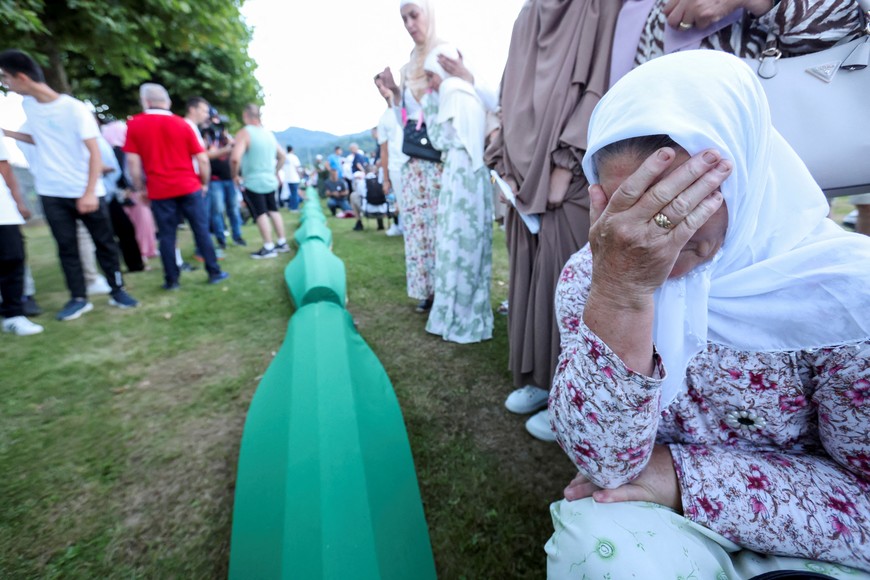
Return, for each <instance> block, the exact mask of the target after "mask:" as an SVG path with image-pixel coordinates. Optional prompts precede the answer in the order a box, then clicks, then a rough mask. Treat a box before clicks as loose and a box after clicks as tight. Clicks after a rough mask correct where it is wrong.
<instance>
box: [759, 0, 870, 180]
mask: <svg viewBox="0 0 870 580" xmlns="http://www.w3.org/2000/svg"><path fill="white" fill-rule="evenodd" d="M865 3H866V4H870V0H861V4H862V8H864V9H866V8H868V7H865V6H863V4H865ZM868 16H870V12H868ZM865 20H867V21H870V18H867V19H865ZM780 57H781V53H780V51H779V50H778V49H777V48H768V49H767V50H765V51H764V53H762V55H761V57H759V58H753V59H744V62H746V63H747V64H749V66H750V67H751V68H752V70H753V71H755V72H756V73H757V74H758V77H759V80H761V85H762V86H763V87H764V92H765V93H766V94H767V100H768V102H769V103H770V114H771V118H772V121H773V126H774V127H775V128H776V129H777V130H778V131H779V132H780V134H781V135H782V136H783V137H784V138H785V139H786V141H788V142H789V144H790V145H791V146H792V147H793V148H794V150H795V151H796V152H797V153H798V155H799V156H800V157H801V159H803V161H804V163H805V164H806V166H807V168H808V169H809V170H810V173H811V174H812V176H813V177H814V178H815V180H816V182H817V183H818V184H819V185H820V186H821V188H822V189H823V190H824V191H825V194H826V195H827V196H829V197H834V196H839V195H851V194H858V193H867V192H870V66H868V65H870V24H868V25H867V30H865V33H864V34H863V35H862V36H861V37H860V38H857V39H855V40H853V41H851V42H847V43H844V44H839V45H837V46H834V47H832V48H829V49H827V50H823V51H821V52H816V53H813V54H806V55H801V56H793V57H789V58H780Z"/></svg>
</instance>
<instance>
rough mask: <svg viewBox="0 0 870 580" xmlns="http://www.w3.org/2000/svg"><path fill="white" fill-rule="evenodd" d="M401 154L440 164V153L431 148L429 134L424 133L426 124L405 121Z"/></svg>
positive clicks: (403, 100)
mask: <svg viewBox="0 0 870 580" xmlns="http://www.w3.org/2000/svg"><path fill="white" fill-rule="evenodd" d="M402 116H405V92H404V90H403V91H402ZM418 125H419V128H418ZM402 153H404V154H405V155H407V156H408V157H414V158H416V159H423V160H425V161H434V162H436V163H440V162H441V152H440V151H438V150H437V149H435V148H434V147H433V146H432V141H431V140H429V134H428V133H427V132H426V123H419V124H418V123H415V122H413V121H412V120H411V119H406V120H405V126H404V141H402Z"/></svg>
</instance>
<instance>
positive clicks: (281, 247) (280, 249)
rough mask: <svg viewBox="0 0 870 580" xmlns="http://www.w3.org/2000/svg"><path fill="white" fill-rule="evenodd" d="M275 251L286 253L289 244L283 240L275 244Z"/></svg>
mask: <svg viewBox="0 0 870 580" xmlns="http://www.w3.org/2000/svg"><path fill="white" fill-rule="evenodd" d="M275 251H276V252H278V253H279V254H286V253H287V252H289V251H290V246H289V245H287V242H284V243H283V244H275Z"/></svg>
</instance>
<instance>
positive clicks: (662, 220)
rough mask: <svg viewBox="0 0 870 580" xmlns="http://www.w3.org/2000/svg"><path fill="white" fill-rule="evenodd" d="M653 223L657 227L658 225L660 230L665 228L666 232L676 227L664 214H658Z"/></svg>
mask: <svg viewBox="0 0 870 580" xmlns="http://www.w3.org/2000/svg"><path fill="white" fill-rule="evenodd" d="M653 221H654V222H655V223H656V225H657V226H658V227H660V228H664V229H666V230H669V229H671V228H672V227H674V222H672V221H671V220H670V219H669V218H668V216H666V215H665V214H663V213H662V212H659V213H657V214H656V215H655V217H653Z"/></svg>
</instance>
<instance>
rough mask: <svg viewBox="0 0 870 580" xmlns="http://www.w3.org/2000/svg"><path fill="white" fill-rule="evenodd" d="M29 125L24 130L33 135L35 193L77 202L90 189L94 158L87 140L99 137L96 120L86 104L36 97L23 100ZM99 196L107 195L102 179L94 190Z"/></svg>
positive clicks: (64, 99) (66, 98)
mask: <svg viewBox="0 0 870 580" xmlns="http://www.w3.org/2000/svg"><path fill="white" fill-rule="evenodd" d="M21 104H22V106H23V107H24V113H25V114H26V115H27V122H26V123H25V124H24V127H23V128H22V131H23V132H25V133H30V134H31V135H32V136H33V142H34V143H35V145H36V146H35V147H34V148H33V155H34V157H35V158H36V163H35V164H34V169H35V171H32V173H33V179H34V181H35V183H36V193H38V194H39V195H44V196H46V197H65V198H69V199H78V198H80V197H81V196H82V195H84V193H85V189H87V187H88V170H89V163H90V159H91V155H90V153H89V152H88V149H87V147H85V143H84V141H85V140H86V139H96V138H97V137H99V135H100V129H99V127H97V121H96V119H94V116H93V114H92V113H91V112H90V111H89V110H88V107H87V105H85V104H84V103H83V102H81V101H79V100H77V99H74V98H72V97H71V96H69V95H61V96H60V97H58V98H57V99H55V100H53V101H52V102H50V103H40V102H38V101H37V100H36V99H34V98H33V97H24V99H23V100H22V103H21ZM94 193H96V195H97V197H103V196H104V195H106V189H105V188H104V187H103V182H102V180H100V179H99V178H98V179H97V182H96V184H95V187H94Z"/></svg>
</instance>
